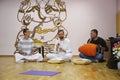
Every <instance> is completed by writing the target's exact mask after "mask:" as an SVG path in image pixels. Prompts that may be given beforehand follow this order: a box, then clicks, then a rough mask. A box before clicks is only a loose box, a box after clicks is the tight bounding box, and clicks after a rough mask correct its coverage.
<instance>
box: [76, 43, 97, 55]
mask: <svg viewBox="0 0 120 80" xmlns="http://www.w3.org/2000/svg"><path fill="white" fill-rule="evenodd" d="M78 50H79V51H80V52H81V53H83V54H84V55H86V56H95V55H96V53H97V45H96V44H92V43H88V44H84V45H82V46H80V48H79V49H78Z"/></svg>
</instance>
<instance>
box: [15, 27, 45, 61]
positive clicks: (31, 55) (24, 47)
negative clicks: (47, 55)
mask: <svg viewBox="0 0 120 80" xmlns="http://www.w3.org/2000/svg"><path fill="white" fill-rule="evenodd" d="M23 34H24V38H23V39H20V41H19V42H18V50H19V51H18V53H15V60H16V62H17V63H21V62H26V61H27V62H29V61H37V62H39V61H42V60H43V58H42V55H41V54H39V53H38V52H35V49H34V42H33V40H32V39H31V38H30V37H29V36H30V32H29V29H23Z"/></svg>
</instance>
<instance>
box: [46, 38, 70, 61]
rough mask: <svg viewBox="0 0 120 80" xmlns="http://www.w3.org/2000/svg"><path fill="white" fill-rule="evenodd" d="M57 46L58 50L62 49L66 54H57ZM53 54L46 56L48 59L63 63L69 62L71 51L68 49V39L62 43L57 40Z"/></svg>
mask: <svg viewBox="0 0 120 80" xmlns="http://www.w3.org/2000/svg"><path fill="white" fill-rule="evenodd" d="M58 44H59V48H62V49H64V50H65V51H66V52H59V51H56V50H57V49H56V48H57V47H56V46H57V45H58ZM54 52H55V53H49V54H47V55H46V57H47V58H48V59H56V60H57V59H64V60H65V61H69V60H71V58H72V51H71V47H70V40H69V39H68V38H65V39H64V40H63V41H61V40H57V41H56V43H55V47H54Z"/></svg>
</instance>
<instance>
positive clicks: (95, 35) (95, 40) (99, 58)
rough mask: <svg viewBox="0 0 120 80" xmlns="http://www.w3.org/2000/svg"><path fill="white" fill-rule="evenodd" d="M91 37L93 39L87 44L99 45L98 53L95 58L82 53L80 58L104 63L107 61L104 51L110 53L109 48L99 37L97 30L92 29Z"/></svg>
mask: <svg viewBox="0 0 120 80" xmlns="http://www.w3.org/2000/svg"><path fill="white" fill-rule="evenodd" d="M90 36H91V38H90V39H88V41H87V43H93V44H96V45H98V53H97V54H96V56H94V57H89V56H86V55H84V54H82V53H80V57H82V58H87V59H91V60H92V61H97V62H98V61H99V62H104V61H105V60H104V56H103V54H104V51H108V47H107V45H106V42H105V40H104V39H103V38H101V37H98V31H97V29H92V30H91V33H90Z"/></svg>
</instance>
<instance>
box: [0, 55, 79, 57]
mask: <svg viewBox="0 0 120 80" xmlns="http://www.w3.org/2000/svg"><path fill="white" fill-rule="evenodd" d="M0 57H14V55H0ZM73 57H78V55H73Z"/></svg>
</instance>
